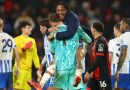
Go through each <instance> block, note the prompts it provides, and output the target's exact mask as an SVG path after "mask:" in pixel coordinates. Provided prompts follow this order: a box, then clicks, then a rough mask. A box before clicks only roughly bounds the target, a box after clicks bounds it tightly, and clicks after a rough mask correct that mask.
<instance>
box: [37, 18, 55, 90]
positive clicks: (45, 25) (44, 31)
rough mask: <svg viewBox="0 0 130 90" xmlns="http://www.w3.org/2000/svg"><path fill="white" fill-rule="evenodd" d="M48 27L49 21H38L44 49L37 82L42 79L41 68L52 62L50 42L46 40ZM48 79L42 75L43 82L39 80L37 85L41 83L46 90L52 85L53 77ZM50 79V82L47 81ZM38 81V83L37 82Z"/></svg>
mask: <svg viewBox="0 0 130 90" xmlns="http://www.w3.org/2000/svg"><path fill="white" fill-rule="evenodd" d="M49 26H50V24H49V20H48V19H47V18H44V19H42V20H41V21H40V31H41V33H42V34H43V36H44V49H45V56H44V58H43V60H42V62H41V66H40V68H39V70H38V76H39V80H41V78H42V75H41V73H40V72H42V68H43V67H44V65H45V63H46V68H47V67H48V66H49V65H50V64H51V63H52V61H53V55H52V54H51V52H50V41H49V40H48V38H47V35H48V31H47V28H48V27H49ZM47 77H48V74H46V73H45V74H44V75H43V78H42V79H44V80H41V81H40V82H39V83H41V85H42V86H44V85H45V86H44V89H47V88H48V87H50V86H52V85H53V79H54V77H53V76H52V77H50V78H47ZM49 79H50V80H49ZM39 80H38V81H39ZM48 80H49V81H48Z"/></svg>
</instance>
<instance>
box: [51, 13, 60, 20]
mask: <svg viewBox="0 0 130 90" xmlns="http://www.w3.org/2000/svg"><path fill="white" fill-rule="evenodd" d="M49 21H51V22H59V21H61V20H60V19H59V17H58V15H57V14H56V13H51V14H50V16H49Z"/></svg>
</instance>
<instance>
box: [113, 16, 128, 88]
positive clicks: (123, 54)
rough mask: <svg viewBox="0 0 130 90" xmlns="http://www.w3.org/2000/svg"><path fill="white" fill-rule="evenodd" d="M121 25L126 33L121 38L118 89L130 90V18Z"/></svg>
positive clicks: (123, 20)
mask: <svg viewBox="0 0 130 90" xmlns="http://www.w3.org/2000/svg"><path fill="white" fill-rule="evenodd" d="M120 25H121V26H120V30H122V32H124V33H123V34H122V35H121V36H120V56H119V60H118V63H117V70H116V73H115V79H116V80H117V82H118V85H117V88H118V89H121V90H130V40H129V38H130V18H124V19H122V20H121V22H120Z"/></svg>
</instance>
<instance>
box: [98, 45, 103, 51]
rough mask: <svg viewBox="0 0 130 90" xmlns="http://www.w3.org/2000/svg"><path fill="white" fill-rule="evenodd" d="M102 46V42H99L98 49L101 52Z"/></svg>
mask: <svg viewBox="0 0 130 90" xmlns="http://www.w3.org/2000/svg"><path fill="white" fill-rule="evenodd" d="M103 47H104V44H99V46H98V51H99V52H103Z"/></svg>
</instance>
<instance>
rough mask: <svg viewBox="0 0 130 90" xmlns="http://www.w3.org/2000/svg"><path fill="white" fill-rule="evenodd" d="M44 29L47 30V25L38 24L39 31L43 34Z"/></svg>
mask: <svg viewBox="0 0 130 90" xmlns="http://www.w3.org/2000/svg"><path fill="white" fill-rule="evenodd" d="M46 30H47V27H45V26H40V31H41V33H42V34H44V33H45V32H46Z"/></svg>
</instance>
